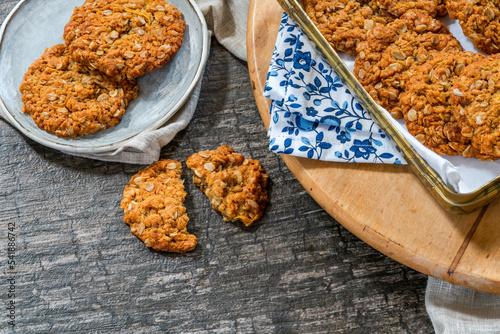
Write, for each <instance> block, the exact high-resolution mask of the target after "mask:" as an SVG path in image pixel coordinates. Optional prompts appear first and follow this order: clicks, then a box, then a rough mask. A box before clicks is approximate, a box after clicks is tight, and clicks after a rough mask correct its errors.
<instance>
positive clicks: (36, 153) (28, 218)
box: [0, 0, 482, 334]
mask: <svg viewBox="0 0 500 334" xmlns="http://www.w3.org/2000/svg"><path fill="white" fill-rule="evenodd" d="M14 4H15V1H5V0H0V10H1V14H2V15H3V16H2V17H5V14H6V13H7V12H8V10H10V8H12V7H13V6H14ZM211 46H212V48H211V54H210V58H209V62H208V65H207V69H206V73H205V75H204V78H203V82H204V84H203V88H202V92H201V97H200V101H199V105H198V107H197V110H196V113H195V116H194V119H193V120H192V122H191V123H190V125H189V126H188V128H187V129H186V130H185V131H182V132H181V133H179V134H178V135H177V136H176V137H175V139H174V140H173V141H172V142H171V143H170V144H168V145H167V146H166V147H164V149H163V150H162V153H161V156H162V157H164V158H171V159H177V160H182V161H185V159H186V158H187V157H188V156H189V155H191V154H192V153H193V152H197V151H199V150H203V149H212V148H215V147H217V146H218V145H220V144H228V145H231V146H233V147H234V148H235V149H236V150H238V151H239V152H241V153H243V154H245V155H247V156H249V157H252V158H256V159H260V160H261V161H262V164H263V166H264V167H265V168H266V169H267V171H268V172H269V174H270V175H271V185H270V187H269V193H270V200H271V201H270V205H269V207H268V208H267V210H266V213H265V215H264V217H263V218H262V219H261V220H260V221H259V222H257V223H256V226H255V227H253V228H245V227H244V226H243V225H240V224H231V223H225V222H223V221H222V219H221V216H220V215H219V214H217V213H216V212H215V211H213V210H212V208H211V206H210V203H208V201H207V199H206V198H205V197H204V195H203V194H202V193H201V192H200V191H199V190H198V189H197V188H196V186H195V185H194V184H193V182H192V181H191V178H190V174H189V172H188V171H187V170H185V171H184V177H185V179H186V182H185V186H186V191H187V193H188V195H187V199H186V203H185V204H186V207H187V208H188V210H189V211H188V214H189V217H190V223H189V225H188V229H189V231H190V232H191V233H194V234H195V235H196V236H197V237H198V243H199V244H198V246H197V248H196V249H195V250H194V251H193V252H191V253H188V254H184V255H179V254H164V253H159V252H154V251H150V250H149V249H147V248H146V247H145V246H144V244H143V243H142V242H141V241H140V240H138V239H137V238H136V237H135V236H134V235H132V234H131V233H130V230H129V227H128V226H127V225H126V224H125V223H124V222H123V212H122V210H121V209H120V208H119V203H120V199H121V194H122V191H123V188H124V187H125V185H126V184H127V182H128V180H129V178H130V177H131V176H132V175H133V174H135V173H136V172H137V171H138V170H139V169H140V168H141V167H143V166H138V165H129V164H119V163H106V162H100V161H94V160H89V159H83V158H78V157H72V156H69V155H65V154H62V153H60V152H58V151H55V150H52V149H49V148H46V147H44V146H41V145H39V144H37V143H35V142H33V141H31V140H30V139H28V138H26V137H25V136H23V135H22V134H20V133H19V132H18V131H16V130H14V129H13V128H12V127H11V126H9V125H8V124H7V123H6V122H4V121H2V120H0V184H1V187H0V249H1V250H0V264H1V270H0V282H1V284H0V289H1V291H2V299H1V300H2V306H3V305H5V304H4V303H6V302H7V298H6V289H7V286H6V284H5V280H6V276H7V274H6V262H5V261H6V253H5V249H6V247H7V239H6V236H7V224H8V223H9V222H14V223H16V227H17V229H16V234H17V237H18V243H17V246H18V250H17V252H16V254H17V257H16V259H17V261H18V266H17V274H16V297H15V299H14V300H15V302H16V307H17V308H16V310H17V313H16V315H17V318H16V320H17V325H16V327H15V330H12V328H11V327H9V325H8V324H7V321H6V317H5V315H6V310H5V308H4V307H2V311H0V314H1V321H0V332H1V333H49V332H50V333H167V332H168V333H346V332H348V333H360V334H362V333H384V334H385V333H430V332H432V326H431V323H430V321H429V319H428V316H427V314H426V312H425V307H424V292H425V285H426V281H427V277H426V276H425V275H422V274H421V273H419V272H417V271H414V270H412V269H409V268H408V267H406V266H403V265H401V264H400V263H398V262H396V261H394V260H392V259H390V258H388V257H387V256H385V255H383V254H381V253H380V252H378V251H376V250H374V249H373V248H371V247H370V246H368V245H367V244H366V243H364V242H363V241H361V240H360V239H358V238H357V237H355V236H354V235H353V234H351V233H350V232H349V231H347V230H346V229H345V228H344V227H342V226H341V225H340V224H338V223H337V221H336V220H335V219H333V218H332V217H331V216H330V215H329V214H328V213H327V212H325V211H324V210H323V209H322V208H321V207H320V206H319V205H318V204H317V203H316V201H315V200H314V199H313V198H311V196H310V195H309V194H308V193H307V191H306V190H305V189H304V188H303V187H302V186H301V185H300V183H299V182H297V180H296V178H295V177H294V175H293V174H292V173H291V172H290V171H289V169H288V167H287V166H286V165H285V163H284V162H283V160H282V159H281V158H280V157H279V156H276V155H274V154H271V153H269V152H268V140H267V137H266V131H265V128H264V125H263V124H262V122H261V120H260V117H259V113H258V109H257V106H256V104H255V100H254V96H253V94H252V87H251V83H250V79H249V74H248V69H247V64H246V63H244V62H241V61H239V60H237V59H235V58H234V57H233V56H232V55H230V54H229V53H228V52H227V51H226V50H225V49H224V48H223V47H221V46H220V45H219V44H218V43H217V41H216V40H215V39H213V40H212V45H211ZM381 172H382V171H381ZM481 227H482V226H480V227H479V228H481Z"/></svg>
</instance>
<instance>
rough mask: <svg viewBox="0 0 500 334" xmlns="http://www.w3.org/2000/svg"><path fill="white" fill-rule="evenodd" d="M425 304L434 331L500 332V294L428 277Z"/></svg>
mask: <svg viewBox="0 0 500 334" xmlns="http://www.w3.org/2000/svg"><path fill="white" fill-rule="evenodd" d="M425 306H426V308H427V312H428V314H429V316H430V318H431V321H432V324H433V325H434V330H435V332H436V333H437V334H469V333H470V334H473V333H474V334H493V333H500V296H497V295H492V294H488V293H484V292H478V291H474V290H470V289H466V288H463V287H459V286H456V285H453V284H450V283H448V282H443V281H441V280H438V279H436V278H433V277H429V279H428V281H427V289H426V293H425Z"/></svg>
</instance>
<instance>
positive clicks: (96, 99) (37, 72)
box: [19, 44, 137, 137]
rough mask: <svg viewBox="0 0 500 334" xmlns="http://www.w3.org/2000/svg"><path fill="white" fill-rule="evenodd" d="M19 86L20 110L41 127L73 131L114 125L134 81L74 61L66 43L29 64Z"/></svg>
mask: <svg viewBox="0 0 500 334" xmlns="http://www.w3.org/2000/svg"><path fill="white" fill-rule="evenodd" d="M19 91H20V92H21V94H22V101H23V103H24V106H23V108H22V110H23V112H27V113H29V114H30V115H31V117H32V118H33V120H34V121H35V123H36V124H37V125H38V126H39V127H40V128H42V129H45V130H46V131H49V132H51V133H54V134H56V135H57V136H60V137H76V136H80V135H85V134H91V133H95V132H97V131H99V130H103V129H106V128H108V127H111V126H113V125H116V124H117V123H118V122H119V121H120V119H121V117H122V116H123V114H124V113H125V108H126V107H127V105H128V103H129V101H130V100H132V99H134V98H136V97H137V84H136V82H135V80H125V81H120V82H117V81H116V80H115V79H114V78H111V77H108V76H106V75H104V74H102V73H101V72H99V71H96V70H92V69H90V68H88V67H86V66H84V65H81V64H79V63H77V62H75V61H74V60H73V59H72V58H71V57H70V55H69V52H68V50H67V48H66V46H65V45H64V44H58V45H55V46H52V47H50V48H48V49H46V50H45V52H44V53H43V55H42V56H41V57H40V58H39V59H37V60H35V61H34V62H33V63H32V64H31V65H30V67H29V69H28V72H27V73H26V74H25V75H24V78H23V82H22V84H21V86H20V88H19Z"/></svg>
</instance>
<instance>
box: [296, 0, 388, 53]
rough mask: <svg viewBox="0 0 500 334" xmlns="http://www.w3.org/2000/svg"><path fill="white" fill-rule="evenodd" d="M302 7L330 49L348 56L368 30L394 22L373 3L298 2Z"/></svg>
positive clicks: (346, 0)
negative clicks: (329, 45)
mask: <svg viewBox="0 0 500 334" xmlns="http://www.w3.org/2000/svg"><path fill="white" fill-rule="evenodd" d="M302 6H303V7H304V9H305V11H306V13H307V15H308V16H309V17H310V18H311V20H312V21H313V22H314V24H315V25H316V26H317V27H318V30H319V31H320V32H321V33H322V34H323V36H325V38H326V40H327V41H328V42H329V43H330V44H331V46H332V47H333V48H334V49H335V50H338V51H342V52H345V53H347V54H349V55H356V45H358V43H360V42H361V41H364V40H365V35H366V32H367V31H368V30H369V29H371V28H372V27H374V26H378V25H381V26H384V25H386V24H387V23H388V22H391V21H393V20H394V17H393V16H392V15H390V14H388V13H387V12H386V11H384V10H380V9H379V8H378V5H376V1H375V0H372V1H366V0H358V1H351V0H302Z"/></svg>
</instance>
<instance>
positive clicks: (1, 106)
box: [0, 0, 209, 153]
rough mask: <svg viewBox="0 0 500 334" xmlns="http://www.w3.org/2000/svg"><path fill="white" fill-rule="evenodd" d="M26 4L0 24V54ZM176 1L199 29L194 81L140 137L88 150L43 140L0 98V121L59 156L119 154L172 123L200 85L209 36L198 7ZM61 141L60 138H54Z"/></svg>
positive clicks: (12, 12) (22, 2)
mask: <svg viewBox="0 0 500 334" xmlns="http://www.w3.org/2000/svg"><path fill="white" fill-rule="evenodd" d="M28 1H29V0H21V1H19V2H18V3H17V4H16V6H15V7H14V8H13V9H12V10H11V11H10V13H9V14H8V15H7V17H6V18H5V20H4V22H3V23H2V26H1V27H0V52H1V49H2V44H3V41H4V37H5V30H6V28H7V26H8V25H9V23H10V22H11V20H12V18H13V17H14V15H15V14H16V13H17V12H18V10H19V8H20V7H21V6H22V5H23V4H25V3H27V2H28ZM179 1H185V2H186V3H187V4H188V5H189V6H190V7H191V8H192V9H193V11H194V13H195V14H196V16H197V18H198V20H199V23H200V25H201V44H202V49H201V54H200V57H199V62H198V66H197V69H196V72H195V75H194V78H193V80H192V81H191V83H190V84H189V86H188V87H187V89H186V90H185V92H184V93H183V94H182V96H181V98H180V99H179V101H178V102H177V103H176V104H175V105H174V106H173V107H172V108H171V109H170V110H169V111H168V112H167V113H165V115H164V116H163V117H161V118H160V119H158V120H157V121H156V122H154V123H153V124H151V125H150V126H148V127H146V128H145V129H143V130H142V131H140V132H139V133H137V134H135V135H133V136H130V137H127V138H124V139H120V140H119V141H116V142H111V143H103V144H99V145H87V146H77V145H74V144H71V143H70V142H68V143H64V144H63V143H58V142H55V141H52V140H49V139H46V138H43V137H41V136H40V135H38V134H37V133H36V132H33V131H31V130H30V129H27V128H26V127H25V126H23V125H22V124H21V123H20V122H18V121H17V120H16V119H15V117H14V116H13V115H12V111H11V110H9V108H8V107H7V106H6V104H5V102H4V98H3V97H2V96H1V95H0V116H1V117H0V118H2V117H3V118H4V119H5V120H6V121H8V122H9V123H10V124H11V125H13V126H14V127H15V128H17V129H18V130H19V131H20V132H21V133H22V134H24V135H26V136H27V137H29V138H30V139H32V140H34V141H36V142H37V143H39V144H42V145H44V146H47V147H50V148H53V149H56V150H59V151H62V152H67V153H105V152H112V151H115V150H121V149H123V148H124V147H126V146H127V144H128V143H129V142H131V141H132V140H134V139H135V138H136V137H138V136H141V135H144V133H147V132H151V131H154V130H156V129H158V128H160V127H161V126H163V125H164V124H165V123H166V122H167V121H168V120H169V119H171V118H172V117H173V116H174V115H175V114H176V113H177V112H178V111H179V110H180V109H181V108H182V107H183V106H184V105H185V104H186V103H187V102H188V100H189V98H190V96H191V94H192V92H193V90H194V89H195V87H196V86H197V85H198V83H199V82H200V80H201V78H202V75H203V73H204V69H205V66H206V63H207V60H208V43H209V33H208V28H207V23H206V21H205V17H204V16H203V13H202V12H201V9H200V8H199V7H198V5H197V4H196V3H195V2H194V0H179ZM40 131H44V130H43V129H40ZM57 138H58V139H60V138H59V137H57Z"/></svg>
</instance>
